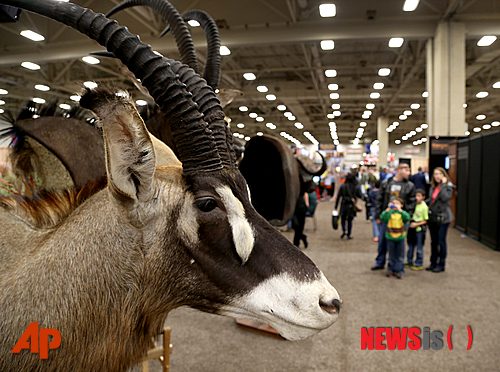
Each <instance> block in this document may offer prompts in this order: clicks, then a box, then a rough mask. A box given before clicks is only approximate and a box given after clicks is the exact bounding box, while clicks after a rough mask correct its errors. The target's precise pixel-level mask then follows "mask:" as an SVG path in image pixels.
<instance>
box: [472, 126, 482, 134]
mask: <svg viewBox="0 0 500 372" xmlns="http://www.w3.org/2000/svg"><path fill="white" fill-rule="evenodd" d="M473 131H474V132H476V133H477V132H481V128H479V127H475V128H474V129H473Z"/></svg>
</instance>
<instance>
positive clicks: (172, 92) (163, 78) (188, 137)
mask: <svg viewBox="0 0 500 372" xmlns="http://www.w3.org/2000/svg"><path fill="white" fill-rule="evenodd" d="M0 2H1V3H3V4H6V5H11V6H15V7H18V8H22V9H25V10H29V11H32V12H34V13H37V14H40V15H43V16H45V17H48V18H51V19H54V20H56V21H58V22H61V23H63V24H65V25H67V26H70V27H72V28H74V29H76V30H78V31H80V32H82V33H83V34H85V35H87V36H89V37H90V38H91V39H93V40H96V41H97V42H98V43H99V44H101V45H103V46H105V47H106V49H107V50H108V51H109V52H112V53H113V54H114V55H115V56H116V57H117V58H119V59H120V60H121V61H122V62H123V63H124V64H125V65H126V66H127V67H128V68H129V69H130V70H131V71H132V72H133V73H134V75H135V76H136V77H137V78H138V79H140V80H141V82H142V84H143V85H144V86H145V87H146V88H147V89H148V90H149V92H150V94H151V95H152V96H153V98H154V99H155V101H156V103H157V104H158V106H159V107H160V109H161V110H162V111H163V113H164V114H165V116H166V117H167V118H170V119H171V122H172V123H171V124H172V133H173V136H174V141H175V142H176V145H177V148H178V150H179V157H180V160H181V162H182V164H183V168H184V173H185V174H190V173H191V174H192V173H197V172H200V171H206V172H210V171H216V170H220V169H221V168H222V163H221V159H220V157H219V155H218V153H217V148H216V147H215V144H214V141H213V136H212V133H211V131H210V130H209V129H208V127H207V124H206V123H205V121H204V120H203V115H202V114H200V112H199V111H198V105H197V104H196V103H195V102H193V100H192V98H191V96H192V95H191V93H188V92H187V91H186V89H185V88H186V86H185V85H184V84H182V83H181V82H180V81H179V76H178V75H177V74H176V73H174V72H173V71H172V67H171V65H172V64H174V63H175V64H177V65H180V62H176V61H173V60H169V59H167V58H165V57H161V56H158V55H157V54H155V53H154V52H153V50H152V49H151V47H150V46H149V45H146V44H144V43H142V42H141V41H140V39H139V37H138V36H137V35H133V34H131V33H130V32H129V31H128V30H127V28H126V27H123V26H120V25H118V23H117V22H116V21H113V20H109V19H107V18H106V17H105V16H104V15H103V14H96V13H94V12H93V11H92V10H90V9H85V8H82V7H80V6H78V5H76V4H73V3H69V2H68V3H67V2H61V1H57V0H43V1H42V0H1V1H0ZM184 73H185V74H189V73H191V74H193V75H195V73H194V71H193V70H191V69H190V68H188V67H187V66H185V71H184ZM200 80H201V79H200ZM207 88H208V89H209V90H211V89H210V88H209V87H207Z"/></svg>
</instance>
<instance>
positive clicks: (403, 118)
mask: <svg viewBox="0 0 500 372" xmlns="http://www.w3.org/2000/svg"><path fill="white" fill-rule="evenodd" d="M406 119H408V116H406V115H399V120H406Z"/></svg>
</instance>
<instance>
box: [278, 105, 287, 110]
mask: <svg viewBox="0 0 500 372" xmlns="http://www.w3.org/2000/svg"><path fill="white" fill-rule="evenodd" d="M277 109H278V110H280V111H285V110H286V106H285V105H278V107H277Z"/></svg>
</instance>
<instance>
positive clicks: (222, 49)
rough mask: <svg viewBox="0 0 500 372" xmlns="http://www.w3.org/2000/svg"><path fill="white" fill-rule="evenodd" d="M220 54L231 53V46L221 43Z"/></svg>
mask: <svg viewBox="0 0 500 372" xmlns="http://www.w3.org/2000/svg"><path fill="white" fill-rule="evenodd" d="M219 50H220V55H221V56H228V55H230V54H231V51H230V50H229V48H228V47H227V46H225V45H221V47H220V49H219Z"/></svg>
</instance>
